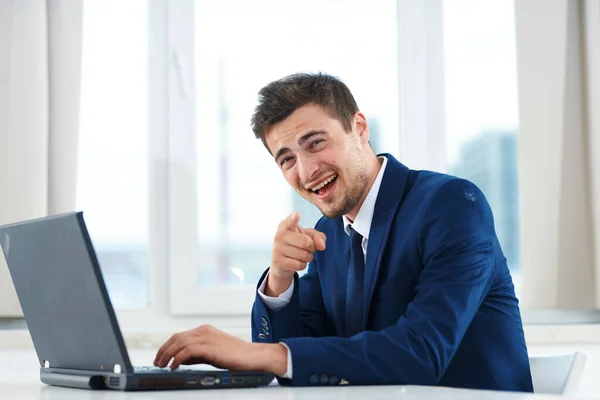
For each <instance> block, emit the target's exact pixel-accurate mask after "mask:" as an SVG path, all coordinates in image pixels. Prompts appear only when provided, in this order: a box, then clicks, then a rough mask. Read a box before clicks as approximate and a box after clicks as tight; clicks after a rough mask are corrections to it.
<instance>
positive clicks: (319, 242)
mask: <svg viewBox="0 0 600 400" xmlns="http://www.w3.org/2000/svg"><path fill="white" fill-rule="evenodd" d="M300 229H301V232H302V233H304V234H305V235H308V236H310V237H311V238H312V240H313V242H314V244H315V249H317V250H320V251H323V250H325V244H326V243H327V236H326V235H325V234H324V233H323V232H319V231H318V230H316V229H314V228H300Z"/></svg>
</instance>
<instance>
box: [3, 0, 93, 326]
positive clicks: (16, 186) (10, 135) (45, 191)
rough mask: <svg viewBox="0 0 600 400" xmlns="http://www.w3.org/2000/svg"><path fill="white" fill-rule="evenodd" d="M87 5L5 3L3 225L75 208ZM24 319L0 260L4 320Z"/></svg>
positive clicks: (28, 0) (74, 0) (55, 0)
mask: <svg viewBox="0 0 600 400" xmlns="http://www.w3.org/2000/svg"><path fill="white" fill-rule="evenodd" d="M82 18H83V5H82V0H46V1H44V0H2V1H0V224H5V223H11V222H15V221H19V220H24V219H30V218H37V217H42V216H46V215H52V214H57V213H61V212H66V211H72V210H74V208H75V183H76V174H77V165H76V164H77V134H78V130H79V119H78V114H79V95H80V94H79V91H80V75H81V73H80V69H81V67H80V66H81V32H82ZM19 313H20V310H19V307H18V302H17V301H16V297H15V295H14V290H13V287H12V282H11V281H10V277H9V275H8V270H7V268H6V265H5V263H4V259H3V258H2V257H0V316H10V315H17V314H19Z"/></svg>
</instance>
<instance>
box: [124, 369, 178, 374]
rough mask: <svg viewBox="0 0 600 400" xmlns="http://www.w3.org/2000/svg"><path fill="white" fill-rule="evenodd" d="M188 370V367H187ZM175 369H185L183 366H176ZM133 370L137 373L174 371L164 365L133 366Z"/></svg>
mask: <svg viewBox="0 0 600 400" xmlns="http://www.w3.org/2000/svg"><path fill="white" fill-rule="evenodd" d="M187 370H189V369H187ZM175 371H178V372H181V371H186V369H185V368H178V369H176V370H175ZM133 372H134V373H137V374H149V373H152V374H157V373H158V374H161V373H162V374H168V373H171V372H174V371H172V370H171V368H169V367H165V368H159V367H133Z"/></svg>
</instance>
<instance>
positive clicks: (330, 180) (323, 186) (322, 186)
mask: <svg viewBox="0 0 600 400" xmlns="http://www.w3.org/2000/svg"><path fill="white" fill-rule="evenodd" d="M337 177H338V175H337V174H335V175H332V176H330V177H329V178H328V179H326V180H325V181H323V182H322V183H321V184H319V185H317V186H315V187H313V188H311V189H310V190H311V192H313V193H315V194H320V193H321V191H324V190H327V188H328V186H329V185H331V184H332V183H333V182H335V181H336V180H337Z"/></svg>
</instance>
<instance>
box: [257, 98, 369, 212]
mask: <svg viewBox="0 0 600 400" xmlns="http://www.w3.org/2000/svg"><path fill="white" fill-rule="evenodd" d="M351 126H352V131H351V132H346V131H345V130H344V127H343V126H342V124H341V122H339V121H338V120H337V119H335V118H333V117H331V116H330V115H329V114H328V113H327V112H326V111H325V110H324V109H323V108H322V107H320V106H317V105H312V104H310V105H306V106H303V107H301V108H299V109H297V110H296V111H294V113H293V114H291V115H290V116H289V117H288V118H286V119H285V120H283V121H281V122H280V123H278V124H276V125H274V126H273V127H272V128H271V129H270V130H269V131H268V132H267V133H266V135H265V140H266V142H267V146H268V147H269V149H270V150H271V153H272V154H273V157H275V161H276V162H277V165H279V167H280V168H281V171H282V172H283V176H284V177H285V179H286V180H287V181H288V183H289V184H290V185H291V186H292V187H293V188H294V189H295V190H296V191H297V192H298V193H299V194H300V195H301V196H302V197H304V198H305V199H307V200H308V201H310V202H311V203H313V204H314V205H315V206H317V207H318V208H319V209H320V210H321V212H322V213H323V215H325V216H326V217H329V218H336V217H339V216H341V215H344V214H348V213H351V212H352V211H354V212H355V213H356V212H358V210H357V208H358V207H359V206H360V203H361V202H362V199H363V198H364V196H365V195H366V192H367V186H368V177H367V167H366V162H365V149H366V148H367V146H369V144H368V141H369V129H368V126H367V123H366V120H365V117H364V115H362V114H361V113H360V112H357V113H356V114H355V115H354V117H353V119H352V124H351ZM357 206H358V207H357ZM354 217H355V215H354Z"/></svg>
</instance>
